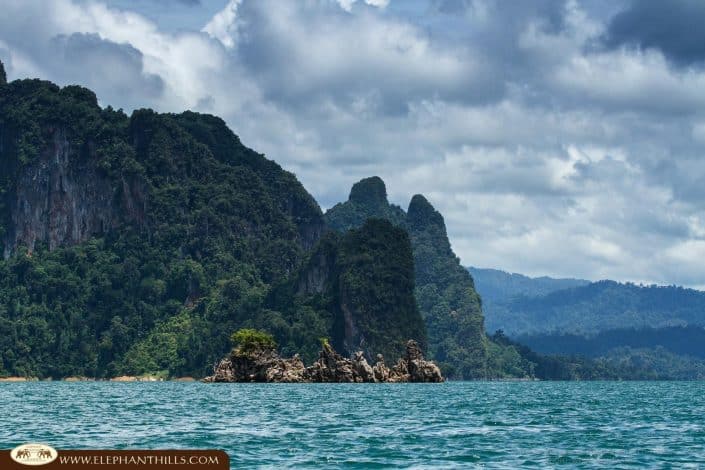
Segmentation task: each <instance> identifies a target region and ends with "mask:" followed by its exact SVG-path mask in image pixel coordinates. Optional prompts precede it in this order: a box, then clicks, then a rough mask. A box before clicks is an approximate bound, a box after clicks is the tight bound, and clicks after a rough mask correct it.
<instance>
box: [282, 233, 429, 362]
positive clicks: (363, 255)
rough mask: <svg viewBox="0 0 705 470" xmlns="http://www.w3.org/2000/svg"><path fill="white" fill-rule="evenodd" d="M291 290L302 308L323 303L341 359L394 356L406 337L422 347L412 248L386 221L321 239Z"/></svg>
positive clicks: (421, 325)
mask: <svg viewBox="0 0 705 470" xmlns="http://www.w3.org/2000/svg"><path fill="white" fill-rule="evenodd" d="M295 290H296V293H297V295H298V296H299V298H300V299H302V300H301V301H302V302H303V303H309V304H311V305H313V304H316V303H318V304H320V303H323V308H325V309H326V310H327V311H330V312H332V313H333V317H332V322H331V323H332V324H331V335H330V338H331V342H332V344H333V346H334V347H335V348H336V349H338V350H340V351H344V352H345V353H346V354H352V353H354V352H356V351H363V352H364V354H365V355H366V357H367V358H370V359H371V358H373V357H375V355H376V354H378V353H381V354H383V355H385V356H387V357H393V356H398V355H400V354H401V353H402V352H403V350H404V347H405V346H404V343H405V341H406V339H407V338H415V339H416V340H418V341H419V342H420V343H421V344H422V345H423V346H425V345H426V337H427V332H426V327H425V325H424V322H423V319H422V317H421V314H420V313H419V310H418V307H417V305H416V302H415V300H414V268H413V255H412V252H411V243H410V240H409V237H408V235H407V234H406V232H405V231H404V230H402V229H400V228H399V227H395V226H393V225H392V224H391V223H389V222H387V221H386V220H382V219H370V220H368V221H367V222H366V223H365V224H363V225H362V226H361V227H360V228H359V229H355V230H351V231H349V232H347V233H345V234H344V235H342V236H341V235H337V234H335V233H329V234H328V235H326V236H325V237H324V238H323V239H322V240H321V243H320V244H319V245H318V247H317V248H316V250H314V252H313V254H312V255H311V257H310V259H309V262H308V263H307V264H306V265H305V266H304V268H303V269H302V270H301V272H300V273H299V274H298V276H297V280H296V282H295Z"/></svg>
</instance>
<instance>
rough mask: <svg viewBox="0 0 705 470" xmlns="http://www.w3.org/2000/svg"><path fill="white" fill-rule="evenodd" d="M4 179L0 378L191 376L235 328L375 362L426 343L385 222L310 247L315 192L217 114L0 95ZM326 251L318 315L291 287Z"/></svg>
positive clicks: (205, 368) (7, 91) (26, 89)
mask: <svg viewBox="0 0 705 470" xmlns="http://www.w3.org/2000/svg"><path fill="white" fill-rule="evenodd" d="M0 170H1V171H0V222H1V223H0V243H1V245H2V252H3V253H4V260H2V261H0V375H22V376H38V377H54V378H59V377H65V376H70V375H86V376H95V377H108V376H113V375H120V374H140V373H162V374H164V375H194V376H202V375H204V374H206V373H208V372H210V370H209V369H210V368H211V367H212V364H213V363H214V362H215V361H216V360H217V359H219V358H220V357H221V356H222V355H223V354H224V353H225V352H226V351H228V350H229V349H230V344H229V337H230V335H231V333H232V332H233V331H234V330H236V329H238V328H241V327H246V326H256V327H260V328H263V329H266V330H267V331H270V332H272V333H273V334H274V335H275V337H276V339H277V341H278V343H279V344H281V345H282V347H283V348H284V349H286V351H285V352H286V353H294V352H300V353H302V354H304V355H308V356H310V355H312V354H313V353H314V351H316V350H317V349H318V347H319V341H320V338H322V337H329V338H333V339H335V340H338V339H340V341H343V340H345V339H350V340H351V341H352V340H353V339H354V340H355V341H354V344H352V343H351V344H349V347H350V348H354V347H359V346H361V345H362V346H363V347H365V349H366V350H367V351H368V353H369V354H374V353H377V352H383V353H388V354H393V353H394V352H396V351H397V350H398V343H400V342H401V341H402V340H406V339H409V338H408V337H411V336H414V337H415V338H414V339H417V340H419V341H421V342H423V341H424V340H425V334H426V332H425V328H424V325H423V324H422V322H421V320H420V316H419V313H418V310H417V308H416V305H415V303H414V302H413V290H414V279H413V275H412V273H413V268H412V266H413V260H412V255H411V250H410V242H409V239H408V238H406V239H405V238H404V236H405V235H406V234H405V233H403V232H402V233H401V234H400V233H398V230H397V229H394V227H392V226H391V225H390V224H388V223H386V222H385V223H377V224H370V225H369V226H366V227H364V228H362V229H361V230H360V231H356V232H354V233H352V234H350V235H348V236H345V237H338V238H335V237H334V239H330V238H326V239H324V240H323V241H320V242H319V240H321V237H322V236H323V234H324V232H325V223H324V221H323V216H322V213H321V210H320V208H319V207H318V205H317V203H316V202H315V200H314V199H313V198H312V197H311V195H310V194H308V192H306V190H305V189H304V188H303V186H301V184H300V183H299V182H298V181H297V180H296V178H295V177H294V175H292V174H291V173H288V172H286V171H284V170H282V168H281V167H280V166H279V165H277V164H276V163H274V162H273V161H271V160H267V159H266V158H264V157H263V156H262V155H260V154H258V153H256V152H254V151H252V150H250V149H248V148H247V147H245V146H243V145H242V143H241V142H240V140H239V139H238V137H237V136H236V135H235V134H233V133H232V131H230V130H229V129H228V128H227V127H226V125H225V123H224V122H223V121H222V120H221V119H219V118H216V117H213V116H208V115H201V114H196V113H192V112H186V113H182V114H178V115H176V114H159V113H155V112H153V111H151V110H138V111H135V112H134V113H133V114H132V115H131V116H127V115H126V114H124V113H123V112H122V111H116V110H113V109H112V108H110V107H108V108H106V109H101V108H100V107H99V106H98V103H97V99H96V96H95V95H94V94H93V93H92V92H91V91H90V90H87V89H84V88H81V87H77V86H69V87H65V88H60V87H58V86H56V85H54V84H52V83H49V82H45V81H40V80H17V81H14V82H11V83H9V84H4V83H3V84H0ZM321 243H328V244H329V245H330V246H332V250H333V251H334V252H335V253H336V261H335V263H334V264H333V265H332V268H331V269H332V270H333V271H334V272H335V279H336V282H337V284H336V288H337V289H338V291H336V295H335V296H333V297H331V298H330V299H327V300H326V301H325V302H323V301H321V302H319V303H316V299H315V296H311V295H309V294H311V293H310V292H300V293H299V292H292V291H291V290H288V288H287V287H286V286H289V285H290V284H291V283H292V282H293V281H292V280H293V279H295V276H297V275H298V274H299V273H301V272H302V270H304V269H305V267H306V266H307V263H308V262H309V260H310V257H311V254H312V253H316V252H317V250H319V249H320V248H319V247H320V246H321V245H320V244H321ZM385 263H394V266H395V268H396V267H397V266H406V268H405V270H391V269H390V267H389V265H388V264H385ZM338 281H339V282H338ZM369 281H372V282H374V286H372V285H371V284H369V283H368V282H369ZM329 287H330V286H329V285H328V284H326V291H327V292H333V291H334V290H333V289H332V288H329ZM282 293H285V294H287V295H288V297H286V296H282V295H283V294H282ZM365 293H367V294H365ZM299 294H300V295H299ZM377 294H379V297H378V298H377V297H375V298H374V299H370V298H369V296H370V295H374V296H376V295H377ZM365 295H367V296H368V297H365ZM318 300H320V299H318ZM295 307H301V308H295ZM382 309H384V311H382ZM342 315H345V320H346V321H347V322H348V324H349V325H352V328H354V330H355V331H354V334H350V335H349V336H345V335H346V334H347V332H345V330H344V329H343V331H344V334H343V335H342V336H341V335H339V333H338V331H339V328H340V327H339V326H338V325H340V324H343V323H345V322H343V320H341V316H342ZM384 335H388V336H387V337H385V338H382V336H384ZM402 337H403V338H402Z"/></svg>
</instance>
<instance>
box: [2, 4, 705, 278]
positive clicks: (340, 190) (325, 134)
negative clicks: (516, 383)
mask: <svg viewBox="0 0 705 470" xmlns="http://www.w3.org/2000/svg"><path fill="white" fill-rule="evenodd" d="M0 1H1V0H0ZM2 3H3V9H4V10H3V15H2V17H0V41H1V42H0V55H1V56H2V57H3V58H5V59H6V60H7V62H8V64H7V65H8V67H7V68H8V72H9V75H10V77H11V78H18V77H22V76H36V75H39V76H41V77H42V78H47V79H52V80H56V81H58V82H60V83H65V82H66V81H67V80H75V79H76V78H75V77H78V75H76V73H77V71H78V70H80V67H81V66H82V65H83V64H88V63H89V62H87V61H88V60H89V59H90V60H96V59H95V57H103V55H101V54H88V55H86V56H81V57H83V58H81V59H80V60H81V61H82V63H77V64H70V63H59V62H58V61H57V59H56V58H54V59H52V58H51V57H50V51H51V50H52V49H51V47H52V46H51V44H56V41H57V37H59V36H61V37H64V38H70V37H71V36H72V34H74V33H82V34H87V35H96V37H97V38H98V40H96V41H94V42H95V44H96V47H98V46H97V45H100V44H102V46H101V47H107V48H110V50H111V51H113V50H114V51H117V52H116V53H115V54H114V55H110V56H105V59H104V61H103V62H102V64H103V65H104V66H105V72H104V73H103V74H102V75H100V74H98V75H96V76H95V77H96V78H95V79H94V80H93V81H90V80H89V78H90V76H89V75H86V81H85V82H84V83H86V84H88V83H90V84H92V86H93V87H94V88H95V89H96V92H97V94H98V96H99V98H100V99H101V102H102V103H105V104H112V105H113V106H116V107H120V106H125V107H128V108H129V107H132V106H136V105H137V104H136V103H135V102H136V101H137V100H140V103H139V104H140V105H143V106H150V107H154V108H156V109H158V110H161V111H174V112H176V111H180V110H183V109H187V108H198V109H200V110H202V111H207V112H212V113H214V114H218V115H221V116H222V117H224V118H225V119H226V121H227V122H228V123H229V124H230V126H231V127H232V128H233V130H234V131H235V132H236V133H237V134H239V135H240V136H241V138H242V140H243V142H245V144H247V145H249V146H251V147H253V148H255V149H256V150H258V151H262V152H264V153H266V154H267V155H268V156H269V157H270V158H274V159H275V160H277V161H278V162H280V163H281V164H282V165H283V166H284V167H286V168H287V169H290V170H292V171H294V172H295V173H296V174H297V175H298V176H299V178H300V179H301V180H302V181H303V183H304V184H305V186H306V187H307V188H308V189H309V190H310V191H311V192H312V193H313V194H314V196H316V197H317V199H319V201H320V202H321V204H322V205H323V206H330V205H332V204H333V203H335V202H337V201H340V200H342V199H344V198H345V197H346V196H347V193H348V191H349V187H350V185H351V184H352V183H354V182H355V181H356V180H357V179H359V178H362V177H365V176H370V175H372V174H378V175H380V176H382V177H383V178H384V179H385V180H386V181H387V186H388V190H389V192H390V197H391V199H392V200H393V201H394V202H395V203H398V204H401V205H403V206H405V205H406V204H407V203H408V200H409V199H410V197H411V195H412V194H414V193H417V192H421V193H424V194H426V195H427V196H428V197H429V199H430V201H431V202H432V203H433V204H434V205H436V207H437V208H438V209H439V210H440V211H441V212H442V213H443V214H444V216H445V218H446V221H447V224H448V229H449V232H450V234H451V240H452V243H453V246H454V248H455V249H456V252H457V253H458V254H459V255H460V257H461V258H462V260H463V262H464V263H465V264H472V265H477V266H486V267H498V268H504V269H509V270H512V271H516V272H524V273H527V274H536V275H541V274H549V275H561V276H580V277H585V278H593V279H598V278H616V279H619V280H637V281H641V280H643V281H649V282H651V281H654V282H665V283H670V282H677V283H685V284H689V285H705V269H703V268H702V267H701V266H699V265H698V262H697V260H698V259H700V258H702V257H701V256H700V255H701V251H702V250H703V248H702V246H701V244H702V243H701V240H702V238H703V237H704V234H705V207H704V206H703V204H702V202H701V201H703V200H705V165H703V163H702V155H703V152H705V124H703V123H705V112H704V111H703V110H704V109H705V107H704V106H703V105H704V104H705V93H704V92H703V90H705V72H704V71H703V70H702V69H700V68H692V67H691V68H674V67H673V66H672V65H671V64H669V62H668V61H667V60H666V59H664V57H663V56H662V54H661V53H660V52H659V51H653V50H650V51H647V52H643V51H638V50H631V49H627V48H613V49H610V50H604V49H601V48H599V47H595V46H594V44H595V42H596V41H597V40H598V38H599V36H600V35H601V34H603V33H604V31H605V28H606V22H607V21H608V18H604V17H599V16H594V15H591V14H588V13H587V10H586V8H585V5H584V4H582V3H581V2H577V1H569V2H565V3H564V4H562V5H561V4H560V2H558V1H556V2H537V3H525V2H516V3H504V2H502V3H496V2H494V1H493V0H483V1H474V2H470V3H468V6H469V8H468V9H467V10H466V11H465V12H464V13H462V12H460V13H457V12H454V13H452V14H442V13H433V11H434V10H433V8H431V5H430V4H429V5H422V6H420V7H418V8H420V10H418V11H417V12H416V13H418V14H416V15H415V14H399V13H398V12H399V10H400V9H403V8H407V9H413V8H414V6H413V4H410V3H404V4H401V3H399V4H395V3H392V4H389V2H388V1H372V0H367V1H366V2H365V4H363V3H362V2H357V4H355V2H353V1H351V0H348V1H343V0H341V1H339V2H338V3H336V2H334V1H332V0H320V1H307V2H278V1H272V0H231V1H229V2H228V3H227V4H225V5H224V7H223V9H222V10H221V11H220V12H218V13H217V14H215V15H214V16H213V18H212V19H211V20H210V21H208V22H207V23H206V24H205V26H204V27H203V29H202V31H179V30H178V28H175V29H172V30H170V31H164V30H162V29H161V28H160V27H159V26H158V25H157V24H155V23H154V22H152V21H150V20H149V19H147V18H146V17H144V16H142V15H140V14H137V13H135V12H130V11H123V10H119V9H116V8H110V7H108V6H106V5H105V4H104V3H101V2H97V1H85V2H83V1H81V2H79V1H77V0H74V1H71V0H50V1H40V0H22V1H20V0H4V1H2ZM224 3H225V2H224ZM542 5H543V6H542ZM546 5H547V6H546ZM554 5H558V6H555V7H554ZM370 6H371V7H370ZM375 7H378V8H375ZM395 7H396V8H395ZM544 7H545V8H544ZM174 8H177V7H176V6H175V7H174ZM183 8H186V7H183ZM189 8H192V7H189ZM514 9H517V11H515V10H514ZM187 11H190V10H188V9H187ZM185 14H189V13H185ZM541 15H544V16H541ZM550 15H554V16H556V15H557V18H558V19H556V18H552V17H549V16H550ZM174 31H176V32H174ZM62 35H63V36H62ZM133 49H134V51H135V54H134V55H130V53H129V51H132V50H133ZM120 51H122V55H121V54H119V53H118V52H120ZM126 51H128V52H126ZM123 56H125V57H127V58H125V57H123ZM85 57H88V58H89V59H86V58H85ZM130 57H131V58H132V60H131V62H129V64H131V65H130V67H131V68H127V67H125V64H127V62H125V61H127V60H128V59H129V58H130ZM137 58H139V60H137ZM77 60H78V59H77ZM121 60H123V62H120V61H121ZM72 67H73V68H72ZM93 67H98V66H97V65H93ZM117 67H122V69H121V70H120V72H121V73H110V70H116V68H117ZM128 71H129V72H130V74H131V75H130V74H127V72H128ZM150 77H157V78H158V80H159V81H160V82H161V83H162V86H161V87H160V88H159V89H158V90H157V89H156V88H155V89H151V88H149V84H150V83H152V82H150ZM126 80H129V82H130V85H132V84H135V83H137V84H140V85H139V87H141V88H143V89H141V90H138V91H139V93H137V92H134V93H132V95H129V94H126V93H125V91H124V87H125V83H121V82H124V81H126ZM136 86H137V85H136ZM121 87H122V88H121Z"/></svg>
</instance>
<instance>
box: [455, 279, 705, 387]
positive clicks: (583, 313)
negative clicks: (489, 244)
mask: <svg viewBox="0 0 705 470" xmlns="http://www.w3.org/2000/svg"><path fill="white" fill-rule="evenodd" d="M469 269H470V272H471V273H473V276H474V277H475V282H476V286H477V288H478V291H479V293H480V295H481V297H482V299H483V311H484V312H485V321H486V324H487V326H488V330H489V331H497V330H502V331H503V332H504V334H506V335H507V336H509V337H511V338H513V339H514V340H516V341H518V342H519V343H521V344H524V345H526V346H528V347H529V348H531V349H532V350H533V351H536V352H537V353H541V354H550V355H554V354H557V355H565V356H581V357H586V358H596V359H600V360H603V359H604V360H605V361H607V362H608V363H610V364H613V365H614V364H619V368H620V369H623V370H632V369H631V368H633V367H637V368H639V367H642V366H643V367H645V369H644V370H646V371H649V372H648V373H646V374H645V375H641V374H642V373H641V372H640V373H639V374H636V375H635V376H642V377H644V378H648V377H662V378H663V377H666V378H694V377H702V370H703V358H705V329H704V328H703V327H705V292H701V291H697V290H693V289H686V288H683V287H676V286H655V285H651V286H642V285H636V284H631V283H619V282H615V281H599V282H588V281H584V280H580V279H551V278H546V277H543V278H535V279H533V278H529V277H526V276H522V275H517V274H509V273H506V272H503V271H499V270H486V269H476V268H469ZM625 361H626V362H625ZM640 364H641V365H640ZM625 368H626V369H625ZM669 368H672V370H670V369H669ZM650 374H651V375H650Z"/></svg>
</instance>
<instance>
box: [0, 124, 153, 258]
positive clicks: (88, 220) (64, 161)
mask: <svg viewBox="0 0 705 470" xmlns="http://www.w3.org/2000/svg"><path fill="white" fill-rule="evenodd" d="M94 162H95V159H94V158H91V156H81V155H79V152H78V151H77V149H72V148H71V146H70V144H69V141H68V139H67V137H66V132H65V130H64V129H60V128H56V129H52V130H51V139H50V144H49V146H48V147H47V148H45V149H44V150H43V152H42V153H41V155H40V158H38V159H37V160H36V161H35V162H33V163H31V164H29V165H26V166H25V167H23V168H22V170H21V173H20V175H19V178H18V179H17V184H16V187H15V190H14V191H12V192H11V199H10V200H9V201H8V202H9V208H10V217H9V221H8V222H9V224H8V225H9V227H8V230H7V231H6V234H5V237H4V240H3V242H4V243H3V244H4V253H3V255H4V256H5V257H6V258H7V257H8V256H10V255H11V254H12V253H13V252H14V251H15V249H16V248H17V246H18V245H19V244H23V245H25V246H27V247H28V248H29V249H30V250H33V249H34V246H35V244H36V243H37V242H44V243H46V244H47V245H48V247H49V249H50V250H53V249H55V248H57V247H59V246H66V245H73V244H76V243H80V242H83V241H86V240H88V239H89V238H91V237H93V236H96V235H101V234H105V233H107V232H108V231H109V230H110V229H112V228H114V227H115V226H117V225H118V224H120V223H122V222H128V221H129V222H138V223H140V222H142V221H143V220H144V214H145V211H146V191H147V189H146V187H145V185H144V184H140V183H139V182H137V181H134V180H130V181H128V180H127V179H123V180H121V181H118V182H111V181H109V180H108V179H107V178H106V177H105V176H104V175H103V174H102V173H101V172H99V171H98V169H97V168H96V166H95V164H94Z"/></svg>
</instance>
